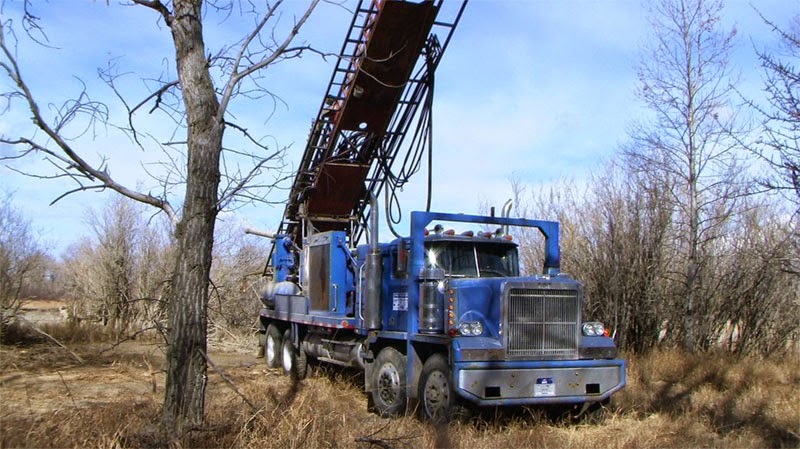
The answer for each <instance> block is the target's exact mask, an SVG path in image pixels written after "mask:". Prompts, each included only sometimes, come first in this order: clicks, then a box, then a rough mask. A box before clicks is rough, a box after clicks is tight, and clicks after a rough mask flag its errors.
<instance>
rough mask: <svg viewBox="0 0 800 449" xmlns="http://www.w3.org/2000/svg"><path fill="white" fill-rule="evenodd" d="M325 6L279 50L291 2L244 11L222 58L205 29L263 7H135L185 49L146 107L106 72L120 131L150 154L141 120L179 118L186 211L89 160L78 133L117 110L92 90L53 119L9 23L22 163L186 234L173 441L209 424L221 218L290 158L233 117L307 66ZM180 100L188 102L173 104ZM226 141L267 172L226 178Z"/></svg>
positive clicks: (178, 268) (176, 278)
mask: <svg viewBox="0 0 800 449" xmlns="http://www.w3.org/2000/svg"><path fill="white" fill-rule="evenodd" d="M317 3H318V0H310V1H309V6H308V8H307V9H306V10H305V11H303V12H302V15H301V16H299V17H298V18H297V19H296V20H295V22H294V24H293V25H292V26H291V27H290V28H289V29H288V30H287V31H286V37H285V38H284V39H282V40H276V38H275V36H276V34H275V33H274V30H273V29H270V27H268V24H271V23H273V22H274V20H275V18H276V17H277V16H276V13H277V11H278V10H279V7H280V6H281V4H282V1H281V0H278V1H276V2H274V3H271V4H270V3H268V4H267V5H266V9H265V10H264V11H261V12H258V11H255V10H254V9H253V10H244V9H242V11H243V13H245V14H249V17H254V18H255V20H254V22H253V23H254V25H253V27H252V29H251V31H249V32H247V33H246V34H245V35H244V36H242V37H241V39H240V40H239V41H237V42H236V43H234V44H232V45H229V46H224V47H222V48H220V49H218V50H217V51H216V52H215V51H210V50H209V49H208V48H207V47H206V44H205V40H204V37H205V36H204V21H205V20H209V17H211V16H212V14H210V13H211V12H221V13H222V15H223V17H224V16H225V15H229V14H231V13H233V11H234V9H235V8H239V7H240V6H241V7H242V8H245V7H248V8H249V7H253V8H254V6H253V5H252V4H245V3H242V4H239V3H238V2H230V3H226V2H203V1H201V0H173V1H171V2H162V1H160V0H132V5H136V6H140V7H144V8H149V9H150V10H152V11H153V12H155V13H156V14H157V16H156V18H157V20H158V21H160V23H163V24H164V25H166V27H167V28H168V29H169V31H170V33H171V37H172V44H173V46H174V50H175V53H174V63H175V72H176V73H175V77H174V78H163V77H155V79H156V80H157V81H156V85H157V87H156V88H155V89H154V90H153V91H152V92H151V93H150V94H149V95H148V96H147V97H146V98H144V99H143V100H140V101H138V100H130V99H125V98H124V95H123V92H122V89H119V88H118V84H117V81H118V80H119V79H120V73H122V72H118V71H116V69H115V67H113V66H112V67H111V68H109V69H108V70H105V71H102V72H101V76H102V77H103V79H104V80H105V81H106V83H107V84H108V85H109V86H110V87H111V88H112V89H114V92H115V93H117V95H118V96H119V98H120V101H121V102H122V104H123V105H124V106H125V107H126V109H127V110H128V111H129V120H128V123H127V124H125V125H119V126H118V127H119V128H120V129H124V130H125V131H126V132H127V133H128V135H129V136H130V137H131V139H132V141H133V142H134V144H135V145H139V146H144V142H145V141H146V140H147V139H146V137H147V134H146V133H144V132H143V131H142V130H138V129H137V127H136V126H135V118H136V113H137V112H138V111H140V110H141V109H143V108H144V107H145V106H148V107H149V108H150V109H151V110H152V111H160V112H163V113H164V114H166V116H167V117H169V118H171V119H173V120H174V121H175V123H177V124H178V126H179V130H178V131H176V135H180V134H183V135H184V136H185V137H179V138H178V139H177V142H175V141H173V142H169V144H171V145H172V146H178V147H180V148H182V149H183V150H184V151H185V170H183V169H181V170H180V173H179V174H178V179H179V180H185V184H184V185H183V189H184V197H183V201H182V202H181V203H180V204H181V207H180V211H179V212H178V211H176V209H175V208H174V206H173V203H172V202H170V201H169V200H168V198H167V197H166V192H168V191H169V189H168V188H167V187H168V186H169V185H170V183H172V182H174V177H173V178H171V179H165V180H164V183H163V184H164V192H165V193H164V194H162V195H154V194H152V193H149V192H148V193H144V192H139V191H137V190H135V189H132V188H129V187H127V186H125V185H123V184H121V183H119V182H117V180H116V179H115V178H113V177H112V176H111V174H110V171H109V170H108V169H107V165H106V163H105V161H102V162H101V163H100V164H92V163H90V162H89V161H88V160H87V159H86V158H85V157H84V156H85V155H84V156H82V154H84V153H85V151H86V150H85V149H83V148H81V147H80V146H79V144H77V141H73V140H71V139H70V135H69V134H67V133H66V130H68V129H70V126H72V125H74V123H75V122H78V121H80V120H81V119H85V121H84V122H83V123H85V124H86V126H89V127H92V126H96V125H106V124H107V121H108V117H109V115H108V107H107V106H106V105H104V104H102V103H98V102H96V101H92V100H91V97H90V96H89V94H88V93H87V92H86V91H83V92H81V94H80V95H78V97H77V98H74V99H72V100H70V101H68V102H66V103H64V105H63V106H61V107H59V108H53V109H54V112H53V109H50V110H49V111H50V112H53V113H52V114H51V115H50V116H47V115H46V114H45V112H46V111H45V112H43V109H42V108H41V107H40V99H39V98H38V97H37V96H36V95H35V93H34V92H33V91H32V90H31V88H30V86H29V84H28V83H27V82H26V79H25V77H24V76H23V73H24V72H23V69H22V68H21V67H20V66H19V64H18V59H17V56H16V48H17V47H16V44H17V40H16V38H17V35H16V34H15V33H14V29H13V28H12V26H11V25H12V23H11V22H10V21H6V22H4V23H3V24H2V33H0V39H2V40H0V68H2V69H3V73H4V74H5V76H6V77H7V79H8V80H9V81H10V82H11V83H12V85H13V87H12V88H11V89H9V90H8V91H6V92H4V93H3V97H4V98H5V99H6V100H7V101H8V105H7V109H14V108H18V107H24V108H27V109H28V110H29V113H30V114H31V117H32V123H33V125H34V126H35V128H36V131H35V132H30V133H29V134H23V135H20V136H7V135H3V136H0V142H2V143H5V144H8V145H14V146H16V147H18V148H19V149H20V152H19V154H17V155H15V156H14V157H17V158H22V157H28V156H30V155H33V154H40V155H43V156H44V158H45V159H46V160H47V161H48V162H49V163H50V164H52V165H53V166H54V167H56V168H57V169H58V170H59V172H58V173H57V175H56V176H59V177H60V176H66V177H68V178H69V179H71V180H73V181H75V182H76V183H77V185H78V187H76V188H75V189H74V190H72V191H70V192H67V193H66V194H69V193H71V192H75V191H85V190H96V189H111V190H113V191H116V192H118V193H120V194H122V195H124V196H127V197H129V198H132V199H134V200H136V201H140V202H142V203H145V204H149V205H151V206H153V207H156V208H157V209H159V210H160V211H162V212H163V213H165V214H166V215H167V216H168V217H169V218H170V220H171V221H172V222H173V223H174V224H175V232H174V234H175V242H176V252H175V258H174V268H173V274H172V280H171V286H170V290H169V291H170V295H169V297H168V303H169V310H170V313H169V316H170V323H169V329H168V348H167V360H168V369H167V379H166V388H165V399H164V408H163V413H162V425H163V428H164V429H165V430H167V431H169V432H172V434H176V433H177V434H180V433H181V432H185V431H188V430H191V429H193V428H196V427H198V426H200V425H202V423H203V418H204V409H205V406H204V402H205V387H206V379H207V375H206V369H207V368H206V359H205V357H204V354H205V353H206V336H207V309H208V297H209V287H208V285H209V282H208V281H209V272H210V269H211V260H212V247H213V236H214V225H215V222H216V217H217V214H218V212H219V210H220V209H221V208H222V207H224V206H225V205H228V204H230V203H231V202H232V201H233V200H234V198H236V196H237V195H242V196H243V197H244V198H245V199H253V198H254V197H255V196H257V195H256V193H257V192H254V191H252V190H249V187H251V186H253V185H258V184H259V183H257V182H254V178H255V177H256V176H257V175H259V174H260V173H261V171H262V170H263V169H265V167H267V166H268V164H269V163H270V161H274V160H275V158H277V157H278V156H279V155H280V152H281V151H280V149H278V150H270V149H268V148H267V147H266V146H264V145H262V144H261V143H260V141H259V139H257V138H254V137H253V136H251V135H250V134H249V133H248V132H247V130H246V128H245V127H242V126H237V125H236V124H235V123H234V122H232V121H231V120H232V117H231V114H230V112H229V106H230V104H231V102H232V101H233V100H234V99H235V98H237V97H238V96H249V97H253V96H259V95H261V96H263V95H267V94H268V91H267V90H266V89H265V88H264V86H263V84H262V83H263V80H262V79H260V78H259V77H260V76H261V75H262V72H263V70H264V69H266V68H267V67H268V66H270V65H271V64H273V63H274V62H276V61H279V60H282V59H288V58H292V57H297V56H298V55H300V54H301V53H302V52H303V51H304V50H308V47H307V46H298V47H292V42H293V40H294V38H295V37H296V35H297V34H298V32H299V30H300V27H301V26H302V25H303V24H304V23H305V21H306V19H307V18H308V17H309V15H310V14H311V12H312V10H313V9H314V7H315V6H316V4H317ZM248 5H249V6H248ZM31 7H32V5H31V3H30V2H28V1H25V2H24V8H23V9H24V13H23V15H22V18H21V20H22V25H23V28H24V29H25V30H26V31H27V36H29V37H30V36H32V37H34V38H39V39H42V38H43V37H44V36H45V34H44V33H43V28H42V27H41V25H40V23H39V20H38V18H37V17H36V16H35V15H34V14H32V11H31ZM95 7H98V6H97V5H95ZM216 17H217V18H218V17H219V16H216ZM209 55H213V56H211V57H209ZM171 58H172V57H170V59H171ZM173 98H174V99H180V101H179V102H172V101H170V99H173ZM226 130H232V131H237V132H240V133H241V134H242V135H243V136H244V138H245V140H247V141H249V142H251V143H253V144H255V145H256V147H257V148H259V149H260V150H262V151H263V152H264V154H263V155H261V156H259V157H253V159H255V162H254V163H253V165H252V167H251V168H250V169H245V170H238V169H236V168H234V167H230V170H229V171H226V172H223V171H221V169H220V167H221V165H222V163H223V161H225V159H224V157H225V154H226V153H225V146H224V136H225V131H226ZM76 144H77V145H76ZM230 151H231V152H233V151H232V150H230ZM182 154H183V153H182ZM180 159H181V158H180V157H175V158H173V159H171V160H170V161H168V162H166V163H165V164H166V165H170V163H172V162H175V163H176V164H177V161H180ZM173 165H175V164H173ZM171 174H174V172H173V173H171Z"/></svg>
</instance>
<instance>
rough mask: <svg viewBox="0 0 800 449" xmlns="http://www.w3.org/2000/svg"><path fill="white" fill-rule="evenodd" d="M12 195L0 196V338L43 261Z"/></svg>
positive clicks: (32, 235) (42, 256)
mask: <svg viewBox="0 0 800 449" xmlns="http://www.w3.org/2000/svg"><path fill="white" fill-rule="evenodd" d="M12 198H13V197H12V195H10V194H7V195H5V196H4V197H2V198H0V337H2V335H3V331H4V328H5V327H6V326H7V325H9V324H11V323H12V322H13V321H14V320H15V318H16V316H17V312H19V309H20V307H21V306H22V300H23V299H25V298H24V297H23V293H24V291H25V290H26V287H30V286H31V284H33V282H34V281H35V279H33V277H32V276H33V275H34V274H36V273H37V271H38V270H39V269H40V268H41V267H42V266H43V263H44V262H45V254H44V251H43V250H42V249H41V248H40V246H39V242H38V241H37V239H36V237H35V236H34V233H33V231H32V229H31V226H30V221H29V220H27V219H26V218H25V217H24V216H23V215H22V213H21V212H20V211H19V210H17V209H15V208H14V207H13V204H12Z"/></svg>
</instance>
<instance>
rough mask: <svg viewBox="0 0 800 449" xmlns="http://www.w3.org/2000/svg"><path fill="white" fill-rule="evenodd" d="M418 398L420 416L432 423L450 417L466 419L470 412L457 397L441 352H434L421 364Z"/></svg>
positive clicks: (443, 421) (446, 419) (437, 422)
mask: <svg viewBox="0 0 800 449" xmlns="http://www.w3.org/2000/svg"><path fill="white" fill-rule="evenodd" d="M418 394H419V396H418V398H419V401H420V407H419V412H420V418H422V419H423V420H424V421H429V422H431V423H434V424H442V423H446V422H448V421H450V420H451V419H467V418H469V415H470V412H469V410H468V409H467V407H465V406H464V405H463V403H462V402H461V400H460V399H459V398H458V397H457V395H456V393H455V390H454V389H453V385H452V379H451V376H450V365H448V363H447V359H446V358H445V356H444V355H442V354H434V355H432V356H430V357H429V358H428V360H426V361H425V365H423V366H422V374H421V375H420V379H419V391H418Z"/></svg>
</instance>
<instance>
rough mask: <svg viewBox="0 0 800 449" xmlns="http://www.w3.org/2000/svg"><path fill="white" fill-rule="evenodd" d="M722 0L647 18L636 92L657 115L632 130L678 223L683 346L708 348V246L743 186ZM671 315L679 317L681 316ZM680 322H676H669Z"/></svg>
mask: <svg viewBox="0 0 800 449" xmlns="http://www.w3.org/2000/svg"><path fill="white" fill-rule="evenodd" d="M722 8H723V5H722V2H721V1H720V0H679V1H659V2H657V3H656V4H655V5H654V6H653V9H652V11H651V13H650V19H651V28H652V30H653V41H652V44H651V45H650V46H649V47H647V48H646V49H645V50H644V55H643V59H642V63H641V65H640V67H639V71H638V74H639V82H640V88H639V95H640V98H641V99H642V102H643V103H644V105H645V106H647V107H648V109H649V110H650V112H651V113H652V117H651V119H650V120H649V121H647V122H644V123H642V124H640V125H639V126H636V127H634V128H633V129H632V131H631V133H630V137H631V144H630V146H628V147H627V149H626V150H627V157H628V163H629V164H630V166H631V167H632V168H633V169H634V170H635V171H636V172H640V173H649V174H650V175H651V176H656V177H657V178H658V179H660V180H661V181H660V184H661V186H662V187H666V188H668V189H669V190H667V191H666V194H667V195H668V203H667V204H668V205H669V207H670V208H672V210H673V211H674V219H675V221H676V223H675V224H676V227H675V234H674V241H675V254H676V258H675V260H673V264H672V265H671V266H672V272H671V273H669V276H670V277H671V278H672V280H673V282H674V291H673V295H672V300H673V301H675V302H676V304H679V305H680V306H681V307H680V308H679V309H678V310H680V311H681V312H680V313H681V315H682V316H683V323H682V326H679V327H674V328H673V329H671V330H672V331H673V333H674V332H678V333H680V334H681V335H682V339H683V343H684V346H685V347H686V349H688V350H693V349H695V348H696V347H698V345H699V346H703V345H705V344H707V343H708V341H707V338H706V337H707V336H708V332H707V329H706V328H705V325H706V323H705V322H704V321H702V320H700V319H699V318H700V317H702V316H705V315H706V314H707V312H708V309H709V307H710V306H711V303H710V301H711V300H710V298H711V296H712V293H713V289H712V285H711V284H710V283H709V282H707V281H708V280H709V275H710V273H711V269H712V268H713V267H712V265H711V264H712V258H711V256H712V254H711V249H712V247H713V245H712V243H713V242H714V240H715V239H717V238H719V237H720V232H721V231H722V230H723V229H724V225H725V223H726V222H727V221H728V220H729V219H730V217H731V216H732V214H733V213H734V212H735V208H736V205H737V198H739V197H741V195H742V194H743V193H744V187H745V184H743V183H742V181H741V180H740V179H739V177H738V174H740V173H741V170H740V168H739V167H738V166H737V164H738V161H737V157H738V154H739V148H738V147H737V143H736V139H734V138H731V137H730V134H729V133H728V131H729V130H734V129H736V124H735V121H736V116H735V114H734V113H733V112H732V111H734V110H735V108H733V107H732V103H731V99H732V97H733V93H734V91H733V86H734V85H735V81H736V80H735V76H733V75H732V73H731V69H730V68H729V64H728V55H729V52H730V50H731V48H732V44H733V38H734V36H735V35H736V31H735V29H734V30H732V31H722V30H721V29H720V27H721V25H720V13H721V11H722ZM672 318H678V317H677V316H675V317H672ZM673 322H674V321H673Z"/></svg>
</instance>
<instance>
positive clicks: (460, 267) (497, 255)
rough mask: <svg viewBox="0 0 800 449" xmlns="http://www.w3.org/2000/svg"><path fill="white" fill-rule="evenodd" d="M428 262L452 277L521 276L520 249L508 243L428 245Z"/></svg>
mask: <svg viewBox="0 0 800 449" xmlns="http://www.w3.org/2000/svg"><path fill="white" fill-rule="evenodd" d="M425 263H426V264H427V265H428V266H432V267H437V268H442V269H444V270H445V272H446V273H447V275H448V276H451V277H513V276H519V262H518V259H517V247H516V246H515V245H513V244H507V243H505V244H504V243H490V242H480V243H476V242H453V241H433V242H426V243H425Z"/></svg>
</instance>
